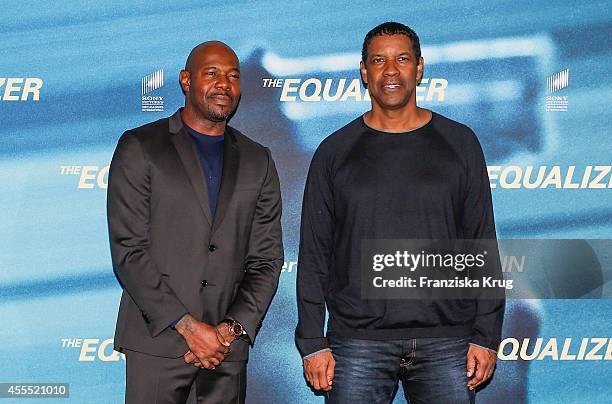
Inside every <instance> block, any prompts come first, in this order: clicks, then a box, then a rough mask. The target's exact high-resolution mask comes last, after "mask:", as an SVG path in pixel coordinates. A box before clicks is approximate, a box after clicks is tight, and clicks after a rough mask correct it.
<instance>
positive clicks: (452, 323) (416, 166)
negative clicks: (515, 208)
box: [296, 22, 505, 404]
mask: <svg viewBox="0 0 612 404" xmlns="http://www.w3.org/2000/svg"><path fill="white" fill-rule="evenodd" d="M423 63H424V62H423V58H422V57H421V50H420V45H419V38H418V36H417V34H416V33H415V32H414V31H413V30H412V29H410V28H409V27H407V26H405V25H403V24H399V23H394V22H387V23H384V24H381V25H379V26H378V27H376V28H374V29H372V30H371V31H370V32H369V33H368V34H367V35H366V37H365V40H364V43H363V49H362V61H361V64H360V66H361V77H362V79H363V81H364V83H365V84H366V85H367V87H368V90H369V93H370V96H371V99H372V108H371V110H370V111H368V112H367V113H365V114H364V115H363V116H360V117H358V118H357V119H355V120H354V121H352V122H351V123H349V124H348V125H346V126H344V127H343V128H341V129H340V130H338V131H337V132H335V133H333V134H332V135H331V136H329V137H328V138H326V139H325V140H324V141H323V142H322V143H321V145H320V146H319V148H318V149H317V151H316V153H315V155H314V157H313V159H312V162H311V165H310V169H309V173H308V179H307V182H306V188H305V191H304V202H303V207H302V222H301V232H300V251H299V269H298V279H297V299H298V315H299V322H298V325H297V329H296V341H297V345H298V348H299V350H300V352H301V354H302V357H303V362H304V373H305V375H306V379H307V380H308V382H309V383H310V384H311V385H312V387H313V388H314V389H316V390H322V391H326V392H328V393H327V396H328V399H329V401H330V402H333V403H348V402H351V403H352V404H355V403H373V402H377V403H378V402H391V401H392V400H393V397H394V394H395V391H396V389H397V384H398V382H399V380H401V381H402V383H403V385H404V391H405V394H406V399H407V400H409V401H410V402H426V403H468V402H474V400H475V392H474V389H475V388H476V387H478V386H479V385H481V384H482V383H483V382H486V381H487V380H488V379H489V378H490V377H491V375H492V374H493V371H494V368H495V361H496V357H497V349H498V345H499V343H500V340H501V327H502V321H503V314H504V303H505V301H504V299H503V298H497V299H486V300H485V299H472V300H468V301H466V300H461V301H459V300H451V299H427V300H426V299H420V300H419V299H412V300H410V299H406V300H397V299H367V298H364V297H363V296H362V294H361V290H362V283H361V273H360V270H361V267H360V264H361V254H360V248H361V245H362V244H361V243H362V241H363V240H368V239H378V240H381V239H443V240H455V239H457V240H459V239H490V240H495V238H496V235H495V223H494V218H493V207H492V201H491V192H490V186H489V180H488V176H487V169H486V164H485V160H484V156H483V152H482V149H481V147H480V144H479V142H478V139H477V138H476V136H475V135H474V133H473V132H472V131H471V129H470V128H468V127H467V126H465V125H462V124H460V123H457V122H455V121H452V120H450V119H448V118H446V117H444V116H442V115H439V114H437V113H435V112H431V111H429V110H426V109H423V108H419V107H418V106H417V105H416V86H417V85H418V83H419V81H420V80H421V78H422V75H423ZM326 308H327V310H328V311H329V320H328V323H327V334H325V333H324V327H325V309H326ZM332 387H333V388H332Z"/></svg>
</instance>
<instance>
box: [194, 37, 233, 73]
mask: <svg viewBox="0 0 612 404" xmlns="http://www.w3.org/2000/svg"><path fill="white" fill-rule="evenodd" d="M215 48H216V49H217V50H218V49H225V50H226V51H229V52H231V53H232V54H233V55H234V57H235V58H236V60H238V56H236V52H234V50H233V49H232V48H230V47H229V46H228V45H226V44H225V43H223V42H221V41H206V42H202V43H201V44H199V45H198V46H196V47H195V48H193V49H192V50H191V52H189V56H187V61H186V62H185V70H187V71H188V72H190V73H192V72H193V69H194V68H195V67H196V66H197V63H196V61H197V60H198V55H200V54H201V53H205V52H206V51H209V50H212V49H215Z"/></svg>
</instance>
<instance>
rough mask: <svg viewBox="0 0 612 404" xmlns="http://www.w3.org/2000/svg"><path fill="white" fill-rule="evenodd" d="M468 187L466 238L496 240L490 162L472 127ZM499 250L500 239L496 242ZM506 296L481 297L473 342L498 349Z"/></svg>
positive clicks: (498, 272)
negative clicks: (488, 169)
mask: <svg viewBox="0 0 612 404" xmlns="http://www.w3.org/2000/svg"><path fill="white" fill-rule="evenodd" d="M465 155H466V157H467V164H466V165H467V187H466V192H465V196H464V206H463V217H462V227H463V238H465V239H489V240H496V234H495V220H494V216H493V202H492V198H491V188H490V184H489V177H488V173H487V165H486V162H485V159H484V154H483V152H482V147H481V146H480V143H479V142H478V139H477V137H476V135H475V134H474V133H473V132H471V131H470V137H469V143H468V147H467V148H466V151H465ZM494 244H495V247H496V252H497V242H495V243H494ZM495 257H496V259H497V262H494V263H493V265H494V268H495V271H496V273H495V276H497V277H499V278H500V279H501V277H502V274H501V264H500V263H499V254H496V255H495ZM504 308H505V299H503V298H498V299H493V298H486V299H485V298H482V299H478V300H477V312H476V320H475V322H474V328H473V333H472V343H474V344H476V345H479V346H482V347H485V348H488V349H491V350H493V351H496V352H497V350H498V347H499V344H500V342H501V330H502V323H503V319H504Z"/></svg>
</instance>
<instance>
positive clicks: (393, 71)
mask: <svg viewBox="0 0 612 404" xmlns="http://www.w3.org/2000/svg"><path fill="white" fill-rule="evenodd" d="M383 74H384V75H385V76H395V75H398V74H399V70H398V68H397V66H396V65H395V61H393V60H391V61H389V62H387V63H385V67H384V69H383Z"/></svg>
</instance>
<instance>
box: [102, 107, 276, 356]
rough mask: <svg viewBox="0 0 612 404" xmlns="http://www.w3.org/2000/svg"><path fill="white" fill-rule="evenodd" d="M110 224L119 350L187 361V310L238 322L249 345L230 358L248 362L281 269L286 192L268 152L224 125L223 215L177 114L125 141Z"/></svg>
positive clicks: (115, 169)
mask: <svg viewBox="0 0 612 404" xmlns="http://www.w3.org/2000/svg"><path fill="white" fill-rule="evenodd" d="M107 209H108V226H109V234H110V245H111V254H112V260H113V267H114V270H115V273H116V275H117V277H118V279H119V281H120V283H121V285H122V287H123V295H122V297H121V304H120V308H119V316H118V319H117V327H116V331H115V341H114V343H115V349H116V350H119V351H121V350H122V348H125V349H130V350H134V351H139V352H144V353H148V354H152V355H156V356H163V357H180V356H181V355H183V354H184V353H185V352H187V350H188V347H187V345H186V343H185V341H184V339H183V337H182V336H181V335H180V334H178V332H177V331H176V330H174V329H172V328H171V327H170V325H171V324H172V323H173V322H174V321H176V320H177V319H178V318H180V317H181V316H182V315H183V314H185V313H191V314H192V315H193V316H194V317H195V318H197V319H200V320H202V321H204V322H206V323H208V324H211V325H215V324H217V323H219V322H220V321H221V320H223V319H224V318H227V317H231V318H233V319H235V320H237V321H239V322H240V323H241V324H242V325H243V326H244V328H245V330H246V332H247V333H248V336H249V338H242V339H240V340H237V341H235V342H234V343H233V344H232V353H231V354H230V355H229V356H228V358H227V359H226V360H246V359H247V357H248V342H247V341H249V340H250V341H251V342H254V341H255V336H256V334H257V332H258V330H259V328H260V327H261V321H262V319H263V316H264V314H265V312H266V310H267V308H268V305H269V304H270V301H271V300H272V297H273V295H274V293H275V291H276V288H277V285H278V278H279V275H280V270H281V267H282V263H283V245H282V234H281V222H280V218H281V195H280V186H279V180H278V175H277V172H276V168H275V166H274V162H273V160H272V157H271V155H270V151H269V150H268V149H267V148H265V147H263V146H261V145H260V144H258V143H256V142H254V141H252V140H250V139H249V138H247V137H246V136H244V135H243V134H242V133H240V132H239V131H237V130H235V129H233V128H231V127H229V126H228V127H227V129H226V132H225V141H224V160H223V174H222V179H221V188H220V190H219V196H218V202H217V212H216V215H215V218H214V220H213V217H212V216H211V213H210V212H211V211H210V207H209V203H208V195H207V190H206V183H205V181H204V178H203V174H202V170H201V168H200V163H199V160H198V157H197V152H196V149H195V145H194V144H193V141H192V140H191V139H190V138H189V135H188V134H187V133H186V131H185V129H184V127H183V123H182V120H181V117H180V110H179V111H177V112H176V113H175V114H174V115H173V116H171V117H170V118H166V119H161V120H159V121H156V122H152V123H150V124H147V125H144V126H141V127H139V128H136V129H132V130H129V131H127V132H125V133H124V134H123V136H121V138H120V139H119V142H118V145H117V148H116V150H115V153H114V155H113V159H112V162H111V166H110V173H109V178H108V195H107Z"/></svg>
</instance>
